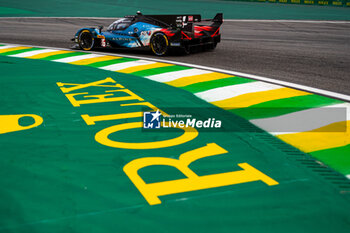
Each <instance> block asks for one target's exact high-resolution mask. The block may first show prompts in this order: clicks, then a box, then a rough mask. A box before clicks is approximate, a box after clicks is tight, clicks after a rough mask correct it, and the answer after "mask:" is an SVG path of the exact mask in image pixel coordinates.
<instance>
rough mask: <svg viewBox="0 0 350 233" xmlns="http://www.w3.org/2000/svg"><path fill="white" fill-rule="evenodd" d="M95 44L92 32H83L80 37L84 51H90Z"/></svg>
mask: <svg viewBox="0 0 350 233" xmlns="http://www.w3.org/2000/svg"><path fill="white" fill-rule="evenodd" d="M93 44H94V38H92V36H91V34H90V32H82V33H81V34H80V37H79V45H80V47H81V48H82V49H84V50H90V49H91V48H92V46H93Z"/></svg>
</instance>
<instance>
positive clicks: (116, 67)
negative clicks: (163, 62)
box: [99, 60, 156, 71]
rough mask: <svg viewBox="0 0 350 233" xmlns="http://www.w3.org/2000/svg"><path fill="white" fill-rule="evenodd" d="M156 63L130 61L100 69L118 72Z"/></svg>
mask: <svg viewBox="0 0 350 233" xmlns="http://www.w3.org/2000/svg"><path fill="white" fill-rule="evenodd" d="M154 63H156V62H154V61H144V60H139V61H129V62H122V63H117V64H113V65H108V66H103V67H99V69H103V70H110V71H118V70H123V69H127V68H131V67H135V66H142V65H151V64H154Z"/></svg>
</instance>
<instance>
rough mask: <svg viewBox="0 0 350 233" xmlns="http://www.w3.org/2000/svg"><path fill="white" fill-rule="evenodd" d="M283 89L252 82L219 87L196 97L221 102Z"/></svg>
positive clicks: (199, 93) (277, 86)
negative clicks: (250, 94) (249, 94)
mask: <svg viewBox="0 0 350 233" xmlns="http://www.w3.org/2000/svg"><path fill="white" fill-rule="evenodd" d="M279 88H282V87H281V86H279V85H275V84H270V83H264V82H260V81H258V82H251V83H244V84H236V85H232V86H226V87H218V88H214V89H210V90H207V91H203V92H197V93H195V95H196V96H197V97H199V98H201V99H203V100H205V101H207V102H214V101H220V100H225V99H230V98H233V97H236V96H240V95H244V94H248V93H254V92H260V91H270V90H275V89H279Z"/></svg>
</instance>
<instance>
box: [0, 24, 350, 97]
mask: <svg viewBox="0 0 350 233" xmlns="http://www.w3.org/2000/svg"><path fill="white" fill-rule="evenodd" d="M113 21H114V19H93V18H91V19H86V18H85V19H78V18H12V19H10V18H2V19H0V42H3V43H18V44H28V45H38V46H51V47H60V48H70V47H71V46H72V45H73V44H72V42H71V41H70V39H71V38H73V36H74V34H75V32H76V31H77V30H78V29H79V28H81V27H84V26H93V25H95V26H96V25H104V26H105V27H106V26H108V25H109V24H110V23H111V22H113ZM221 32H222V42H221V43H220V44H219V45H218V47H217V48H216V50H215V51H212V52H209V51H206V52H194V53H192V54H190V55H181V54H179V53H176V52H172V53H170V54H169V55H167V56H165V57H164V59H166V60H172V61H178V62H185V63H191V64H196V65H203V66H209V67H215V68H222V69H227V70H234V71H239V72H244V73H249V74H255V75H261V76H265V77H269V78H274V79H278V80H282V81H288V82H293V83H297V84H302V85H307V86H311V87H315V88H320V89H324V90H329V91H333V92H338V93H342V94H350V75H349V74H350V66H349V64H350V56H349V54H350V39H349V38H350V23H331V22H293V21H290V22H288V21H239V20H238V21H226V22H224V24H223V26H222V31H221ZM109 52H111V53H119V54H125V55H135V56H142V57H151V58H154V56H153V55H152V54H151V53H150V52H149V51H140V50H137V51H135V50H133V51H130V50H123V49H122V50H121V49H119V50H109Z"/></svg>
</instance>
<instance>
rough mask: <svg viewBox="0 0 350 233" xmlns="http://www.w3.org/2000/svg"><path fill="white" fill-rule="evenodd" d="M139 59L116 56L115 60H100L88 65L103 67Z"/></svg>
mask: <svg viewBox="0 0 350 233" xmlns="http://www.w3.org/2000/svg"><path fill="white" fill-rule="evenodd" d="M136 60H138V59H133V58H116V59H113V60H108V61H99V62H95V63H91V64H88V65H86V66H91V67H96V68H98V67H103V66H109V65H114V64H118V63H123V62H128V61H136Z"/></svg>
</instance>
